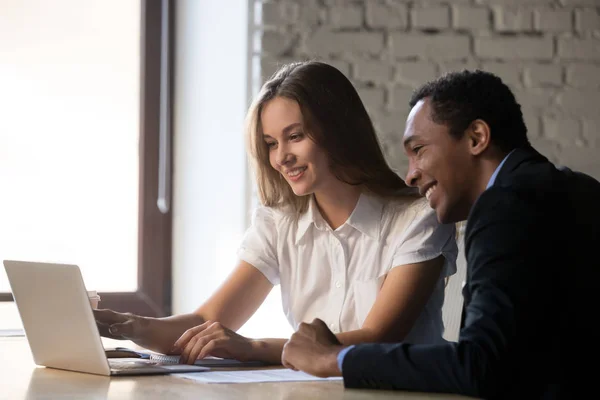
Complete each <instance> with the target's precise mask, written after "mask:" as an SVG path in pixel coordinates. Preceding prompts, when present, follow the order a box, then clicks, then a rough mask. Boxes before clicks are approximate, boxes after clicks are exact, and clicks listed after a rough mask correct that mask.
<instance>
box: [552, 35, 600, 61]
mask: <svg viewBox="0 0 600 400" xmlns="http://www.w3.org/2000/svg"><path fill="white" fill-rule="evenodd" d="M558 56H559V57H561V58H566V59H573V60H595V61H597V60H600V39H597V38H587V39H576V38H558Z"/></svg>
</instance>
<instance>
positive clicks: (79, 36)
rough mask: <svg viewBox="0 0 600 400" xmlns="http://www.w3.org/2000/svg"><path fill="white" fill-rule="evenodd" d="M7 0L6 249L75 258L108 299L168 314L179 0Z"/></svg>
mask: <svg viewBox="0 0 600 400" xmlns="http://www.w3.org/2000/svg"><path fill="white" fill-rule="evenodd" d="M2 9H3V10H2V13H0V27H2V32H3V34H2V35H0V87H2V88H3V89H2V92H3V95H2V96H0V110H2V115H3V117H2V120H3V122H2V124H3V127H2V129H0V179H1V182H2V187H3V196H2V197H1V198H0V220H1V221H2V229H0V258H2V259H7V258H9V259H23V260H43V261H52V262H65V263H76V264H78V265H79V266H80V267H81V270H82V274H83V277H84V281H85V283H86V286H87V287H88V289H95V290H98V291H99V292H100V295H101V297H102V302H101V306H102V307H106V308H112V309H115V310H122V311H131V312H135V313H140V314H143V315H155V316H159V315H167V314H169V313H170V311H171V310H170V309H171V209H170V178H171V148H170V143H171V133H170V115H169V111H170V110H169V104H170V98H171V95H170V80H171V74H170V68H169V67H170V64H171V62H170V60H171V58H170V54H169V51H168V50H169V48H170V45H171V44H172V43H171V41H172V35H169V33H170V31H171V25H172V24H170V23H169V22H170V21H171V20H172V15H173V9H172V4H171V2H169V1H167V0H163V1H162V2H161V1H157V0H147V1H141V2H136V1H125V2H123V1H120V0H110V1H108V0H86V1H85V2H82V1H79V0H54V1H52V2H47V1H45V0H3V2H2ZM163 33H164V34H163ZM38 284H43V282H39V283H38ZM9 292H10V287H9V285H8V281H7V278H6V275H5V272H4V269H3V268H1V269H0V301H3V302H5V303H4V304H3V305H7V304H8V303H6V302H9V301H10V300H12V296H11V294H10V293H9ZM1 313H2V310H1V309H0V314H1ZM2 320H3V318H0V321H2ZM2 327H4V326H0V328H2Z"/></svg>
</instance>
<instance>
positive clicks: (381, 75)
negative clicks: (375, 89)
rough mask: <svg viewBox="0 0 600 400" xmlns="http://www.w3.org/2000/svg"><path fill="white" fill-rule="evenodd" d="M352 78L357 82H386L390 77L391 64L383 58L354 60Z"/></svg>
mask: <svg viewBox="0 0 600 400" xmlns="http://www.w3.org/2000/svg"><path fill="white" fill-rule="evenodd" d="M353 65H354V79H355V80H357V81H359V82H374V83H387V82H389V81H390V79H391V77H392V66H391V65H389V63H388V62H387V61H383V60H355V61H354V64H353Z"/></svg>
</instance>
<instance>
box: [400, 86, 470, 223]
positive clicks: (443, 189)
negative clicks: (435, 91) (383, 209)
mask: <svg viewBox="0 0 600 400" xmlns="http://www.w3.org/2000/svg"><path fill="white" fill-rule="evenodd" d="M430 112H431V105H430V104H429V100H428V99H427V98H426V99H424V100H421V101H419V102H418V103H417V104H416V105H415V106H414V107H413V109H412V110H411V112H410V114H409V116H408V119H407V121H406V130H405V132H404V151H405V153H406V155H407V156H408V160H409V169H408V174H407V175H406V183H407V184H408V185H409V186H414V187H418V188H419V192H420V193H421V194H422V195H425V196H426V197H427V200H428V201H429V205H430V206H431V208H433V209H434V210H435V212H436V214H437V217H438V221H439V222H441V223H452V222H458V221H462V220H465V219H467V217H468V215H469V210H470V208H471V205H472V201H473V196H472V195H471V194H472V193H471V192H473V182H474V179H473V178H474V176H475V171H474V170H475V169H476V165H475V164H474V160H473V157H472V155H471V152H470V151H469V138H468V135H463V137H462V138H461V139H456V138H454V137H453V136H451V135H450V131H449V128H448V127H447V126H446V125H439V124H436V123H435V122H433V121H432V120H431V118H430V115H431V114H430Z"/></svg>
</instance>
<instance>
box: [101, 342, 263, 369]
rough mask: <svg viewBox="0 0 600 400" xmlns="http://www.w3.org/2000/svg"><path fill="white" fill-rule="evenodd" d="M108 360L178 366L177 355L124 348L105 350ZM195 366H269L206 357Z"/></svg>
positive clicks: (261, 363)
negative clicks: (142, 360) (130, 360)
mask: <svg viewBox="0 0 600 400" xmlns="http://www.w3.org/2000/svg"><path fill="white" fill-rule="evenodd" d="M106 356H107V357H108V358H122V357H126V358H145V359H150V360H154V361H158V362H161V363H169V364H179V356H178V355H167V354H160V353H154V352H148V353H146V352H143V351H138V350H132V349H128V348H126V347H116V348H110V349H106ZM194 364H195V365H199V366H202V367H222V368H230V367H234V368H247V367H265V366H268V365H270V364H268V363H265V362H262V361H239V360H234V359H230V358H218V357H206V358H203V359H201V360H196V362H195V363H194Z"/></svg>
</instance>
